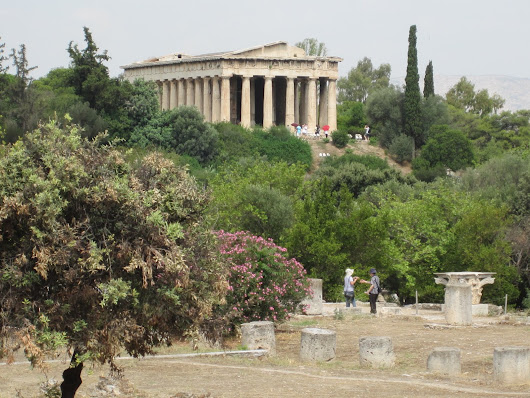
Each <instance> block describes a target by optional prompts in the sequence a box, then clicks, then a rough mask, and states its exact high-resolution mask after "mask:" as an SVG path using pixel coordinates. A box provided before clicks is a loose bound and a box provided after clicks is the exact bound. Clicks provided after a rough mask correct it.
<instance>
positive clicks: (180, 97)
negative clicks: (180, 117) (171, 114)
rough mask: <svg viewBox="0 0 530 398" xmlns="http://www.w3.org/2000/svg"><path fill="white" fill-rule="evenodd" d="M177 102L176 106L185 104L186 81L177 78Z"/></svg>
mask: <svg viewBox="0 0 530 398" xmlns="http://www.w3.org/2000/svg"><path fill="white" fill-rule="evenodd" d="M177 92H178V94H177V104H178V106H182V105H186V81H185V80H183V79H179V80H177Z"/></svg>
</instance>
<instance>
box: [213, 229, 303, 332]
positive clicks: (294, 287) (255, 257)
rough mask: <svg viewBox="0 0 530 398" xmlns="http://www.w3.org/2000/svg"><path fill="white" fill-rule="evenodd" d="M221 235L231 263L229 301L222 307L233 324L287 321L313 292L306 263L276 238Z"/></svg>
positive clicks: (227, 299)
mask: <svg viewBox="0 0 530 398" xmlns="http://www.w3.org/2000/svg"><path fill="white" fill-rule="evenodd" d="M217 235H218V237H219V242H220V252H221V255H222V256H224V257H225V260H227V262H228V263H229V264H230V265H229V267H230V268H229V287H228V291H227V296H226V304H224V306H223V308H220V310H221V311H222V312H224V315H225V317H227V318H228V319H226V318H225V320H228V321H229V323H230V324H232V325H234V324H241V323H245V322H251V321H273V322H281V321H284V320H286V319H288V318H289V315H290V314H292V313H294V312H295V311H296V309H297V308H298V306H299V304H300V302H301V301H302V300H303V299H304V298H305V297H306V296H307V295H308V294H310V293H311V291H310V287H309V279H308V278H307V276H306V271H305V269H304V267H303V266H302V264H300V263H299V262H298V261H296V260H295V259H294V258H291V259H290V258H288V257H287V254H286V251H287V249H285V248H283V247H280V246H277V245H275V244H274V242H273V241H272V239H264V238H261V237H258V236H253V235H251V234H250V233H249V232H236V233H228V232H224V231H218V232H217Z"/></svg>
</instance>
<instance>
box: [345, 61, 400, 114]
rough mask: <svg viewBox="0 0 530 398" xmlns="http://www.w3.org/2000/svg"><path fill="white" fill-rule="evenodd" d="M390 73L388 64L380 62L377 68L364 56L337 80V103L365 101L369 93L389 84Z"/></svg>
mask: <svg viewBox="0 0 530 398" xmlns="http://www.w3.org/2000/svg"><path fill="white" fill-rule="evenodd" d="M390 74H391V67H390V64H381V65H380V66H379V68H374V66H373V64H372V61H371V60H370V58H367V57H364V58H363V59H362V60H360V61H359V62H358V63H357V66H356V67H355V68H352V69H351V70H350V71H349V72H348V76H347V77H341V78H340V79H339V80H338V82H337V88H338V97H337V101H338V102H339V104H341V103H343V102H345V101H357V102H362V103H365V102H366V99H367V98H368V95H369V94H370V93H372V92H373V91H376V90H380V89H382V88H386V87H388V86H389V84H390Z"/></svg>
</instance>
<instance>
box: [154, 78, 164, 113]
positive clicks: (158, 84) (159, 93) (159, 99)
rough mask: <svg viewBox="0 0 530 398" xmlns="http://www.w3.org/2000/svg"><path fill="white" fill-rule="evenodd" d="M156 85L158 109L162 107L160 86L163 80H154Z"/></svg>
mask: <svg viewBox="0 0 530 398" xmlns="http://www.w3.org/2000/svg"><path fill="white" fill-rule="evenodd" d="M156 85H157V93H158V107H159V108H160V109H162V91H163V90H162V86H163V82H161V81H160V80H157V82H156Z"/></svg>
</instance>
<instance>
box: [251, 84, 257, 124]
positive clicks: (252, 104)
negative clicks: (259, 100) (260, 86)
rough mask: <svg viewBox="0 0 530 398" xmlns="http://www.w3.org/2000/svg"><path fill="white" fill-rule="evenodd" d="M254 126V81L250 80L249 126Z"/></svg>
mask: <svg viewBox="0 0 530 398" xmlns="http://www.w3.org/2000/svg"><path fill="white" fill-rule="evenodd" d="M255 124H256V79H255V78H252V79H250V125H251V126H254V125H255Z"/></svg>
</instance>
